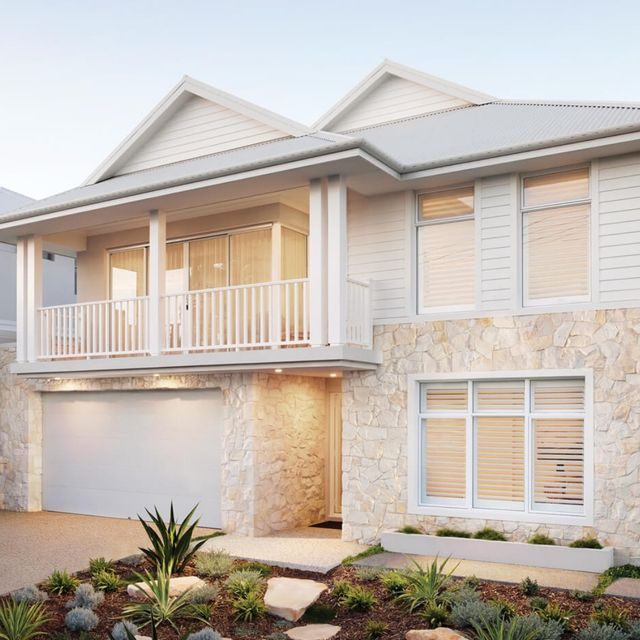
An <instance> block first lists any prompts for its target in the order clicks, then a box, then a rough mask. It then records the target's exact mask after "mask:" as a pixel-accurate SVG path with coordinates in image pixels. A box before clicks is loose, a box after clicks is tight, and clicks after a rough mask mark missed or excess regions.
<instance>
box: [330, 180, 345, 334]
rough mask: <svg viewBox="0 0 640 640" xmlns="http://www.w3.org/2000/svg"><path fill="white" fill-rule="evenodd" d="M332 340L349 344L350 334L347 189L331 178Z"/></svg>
mask: <svg viewBox="0 0 640 640" xmlns="http://www.w3.org/2000/svg"><path fill="white" fill-rule="evenodd" d="M327 232H328V238H329V243H328V245H329V246H328V262H327V287H328V289H327V290H328V292H329V295H328V311H327V313H328V320H329V321H328V338H329V344H330V345H342V344H346V341H347V340H346V331H347V187H346V184H345V182H344V179H343V178H342V176H330V177H329V181H328V186H327Z"/></svg>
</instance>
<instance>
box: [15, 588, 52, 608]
mask: <svg viewBox="0 0 640 640" xmlns="http://www.w3.org/2000/svg"><path fill="white" fill-rule="evenodd" d="M11 598H12V599H13V601H14V602H26V603H27V604H37V603H38V602H44V601H45V600H47V599H48V598H49V596H48V595H47V594H46V593H45V592H44V591H40V589H38V587H36V585H35V584H32V585H29V586H28V587H23V588H22V589H18V590H17V591H14V592H13V593H12V594H11Z"/></svg>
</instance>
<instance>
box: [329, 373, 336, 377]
mask: <svg viewBox="0 0 640 640" xmlns="http://www.w3.org/2000/svg"><path fill="white" fill-rule="evenodd" d="M329 377H330V378H337V377H338V374H337V373H330V374H329Z"/></svg>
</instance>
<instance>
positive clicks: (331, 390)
mask: <svg viewBox="0 0 640 640" xmlns="http://www.w3.org/2000/svg"><path fill="white" fill-rule="evenodd" d="M341 383H342V381H341V380H338V379H336V380H329V381H328V385H327V418H328V419H327V423H328V424H327V427H328V432H329V438H328V442H329V451H328V458H327V459H328V469H327V471H328V474H327V475H328V477H329V482H328V485H329V486H328V494H329V499H328V501H327V502H328V504H327V517H328V518H332V519H341V518H342V384H341Z"/></svg>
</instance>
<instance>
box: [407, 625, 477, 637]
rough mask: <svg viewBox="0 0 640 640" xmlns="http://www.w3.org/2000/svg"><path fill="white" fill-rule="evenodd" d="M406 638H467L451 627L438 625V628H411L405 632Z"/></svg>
mask: <svg viewBox="0 0 640 640" xmlns="http://www.w3.org/2000/svg"><path fill="white" fill-rule="evenodd" d="M405 639H406V640H467V638H466V636H462V635H460V634H459V633H458V632H457V631H453V629H447V627H440V628H439V629H412V630H411V631H408V632H407V635H406V636H405Z"/></svg>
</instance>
